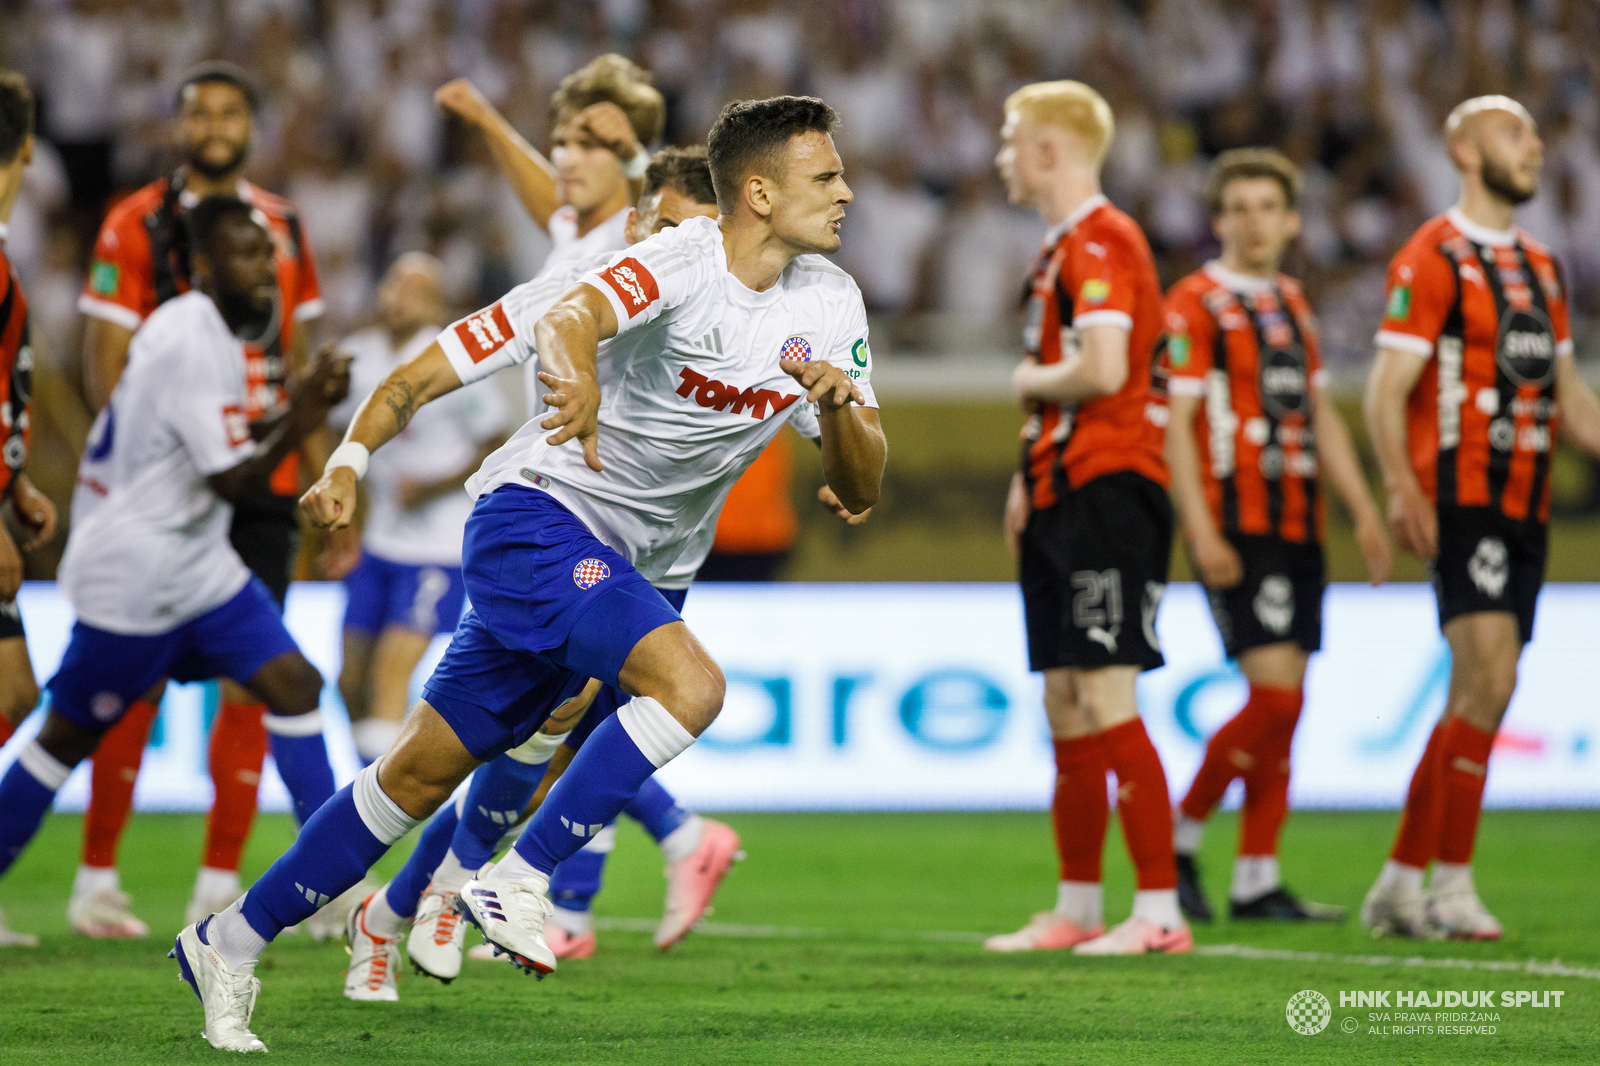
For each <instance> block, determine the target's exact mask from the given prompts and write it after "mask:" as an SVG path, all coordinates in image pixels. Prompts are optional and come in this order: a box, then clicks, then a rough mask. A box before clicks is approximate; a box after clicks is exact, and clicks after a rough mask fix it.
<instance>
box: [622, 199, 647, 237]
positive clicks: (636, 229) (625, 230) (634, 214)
mask: <svg viewBox="0 0 1600 1066" xmlns="http://www.w3.org/2000/svg"><path fill="white" fill-rule="evenodd" d="M622 235H623V237H625V238H626V239H627V241H628V243H629V244H638V243H639V242H640V241H642V240H644V239H645V238H646V237H648V236H650V234H649V233H648V232H646V231H645V230H644V227H643V226H642V225H641V224H640V221H639V211H638V209H637V208H633V207H630V208H628V221H627V222H626V223H624V225H623V227H622Z"/></svg>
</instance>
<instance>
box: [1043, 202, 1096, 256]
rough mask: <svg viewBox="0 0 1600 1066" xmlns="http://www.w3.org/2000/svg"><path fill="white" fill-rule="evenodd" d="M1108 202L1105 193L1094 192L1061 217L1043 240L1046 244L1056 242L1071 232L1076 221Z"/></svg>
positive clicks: (1078, 221)
mask: <svg viewBox="0 0 1600 1066" xmlns="http://www.w3.org/2000/svg"><path fill="white" fill-rule="evenodd" d="M1110 202H1111V201H1110V200H1107V199H1106V195H1105V193H1101V192H1097V193H1095V194H1094V195H1093V196H1091V197H1089V198H1088V199H1087V200H1085V201H1084V202H1083V203H1081V204H1079V205H1078V207H1077V210H1075V211H1073V212H1072V214H1070V215H1068V216H1067V217H1066V218H1064V219H1062V220H1061V221H1060V223H1058V224H1057V225H1056V226H1055V228H1053V229H1052V230H1051V231H1050V232H1049V233H1047V234H1046V235H1045V238H1044V242H1045V243H1046V244H1054V243H1056V242H1057V241H1059V240H1060V239H1061V238H1063V237H1065V236H1066V235H1067V234H1069V233H1071V232H1072V227H1074V226H1076V225H1077V224H1078V223H1080V222H1082V221H1083V220H1084V219H1086V218H1088V217H1089V216H1090V215H1092V214H1094V213H1095V212H1096V211H1098V210H1099V209H1100V208H1102V207H1104V206H1106V205H1107V204H1109V203H1110Z"/></svg>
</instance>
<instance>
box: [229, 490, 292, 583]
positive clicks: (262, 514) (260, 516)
mask: <svg viewBox="0 0 1600 1066" xmlns="http://www.w3.org/2000/svg"><path fill="white" fill-rule="evenodd" d="M295 508H296V502H295V500H294V499H293V498H292V497H289V496H272V495H261V496H252V497H248V498H246V499H244V500H240V501H239V502H238V503H237V504H235V505H234V509H233V525H232V526H231V527H229V529H228V543H230V544H232V545H233V550H234V551H236V552H238V553H239V558H241V559H243V560H244V565H246V566H248V567H249V568H250V572H251V573H253V574H255V575H256V577H259V578H260V579H261V581H262V583H263V584H265V585H266V586H267V591H268V592H270V593H272V598H273V599H275V600H277V601H278V609H279V610H282V609H283V601H284V598H285V597H287V596H288V595H289V579H290V578H291V577H293V576H294V564H295V557H296V556H298V555H299V553H300V522H299V520H298V519H297V518H296V515H295Z"/></svg>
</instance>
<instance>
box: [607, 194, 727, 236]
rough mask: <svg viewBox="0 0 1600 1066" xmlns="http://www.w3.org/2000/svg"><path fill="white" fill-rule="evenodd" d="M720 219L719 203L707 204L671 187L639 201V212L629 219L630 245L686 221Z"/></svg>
mask: <svg viewBox="0 0 1600 1066" xmlns="http://www.w3.org/2000/svg"><path fill="white" fill-rule="evenodd" d="M716 217H717V205H716V204H703V203H701V202H700V201H698V200H696V199H695V198H694V197H692V196H685V195H684V194H683V193H681V192H679V191H678V190H677V189H674V188H672V187H671V186H670V185H669V186H666V187H664V188H661V189H658V190H656V191H655V192H653V193H651V194H650V195H649V196H646V197H644V198H643V199H641V200H640V201H639V209H638V211H637V212H635V214H634V216H633V217H632V218H631V219H629V220H628V243H630V244H638V243H639V242H640V241H642V240H644V239H645V238H646V237H648V236H650V235H651V234H652V233H660V232H661V231H662V230H664V229H671V228H672V227H673V226H676V225H677V224H678V223H680V222H683V221H685V220H686V219H691V218H716Z"/></svg>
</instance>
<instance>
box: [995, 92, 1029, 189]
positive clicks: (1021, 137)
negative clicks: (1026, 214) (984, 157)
mask: <svg viewBox="0 0 1600 1066" xmlns="http://www.w3.org/2000/svg"><path fill="white" fill-rule="evenodd" d="M1038 156H1039V137H1038V134H1037V131H1035V130H1034V129H1032V128H1031V127H1029V126H1028V125H1027V124H1025V123H1024V122H1023V121H1022V115H1021V114H1019V113H1018V112H1016V111H1008V112H1007V113H1006V121H1005V124H1004V125H1002V126H1001V127H1000V151H999V152H998V153H997V154H996V155H995V157H994V165H995V169H997V170H999V171H1000V180H1001V181H1003V182H1004V183H1005V186H1006V197H1007V198H1008V199H1009V200H1010V201H1011V202H1012V203H1014V204H1018V205H1019V206H1022V207H1032V206H1033V203H1034V190H1035V189H1037V188H1038V187H1039V184H1040V183H1039V181H1038V171H1039V169H1040V160H1039V158H1038Z"/></svg>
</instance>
